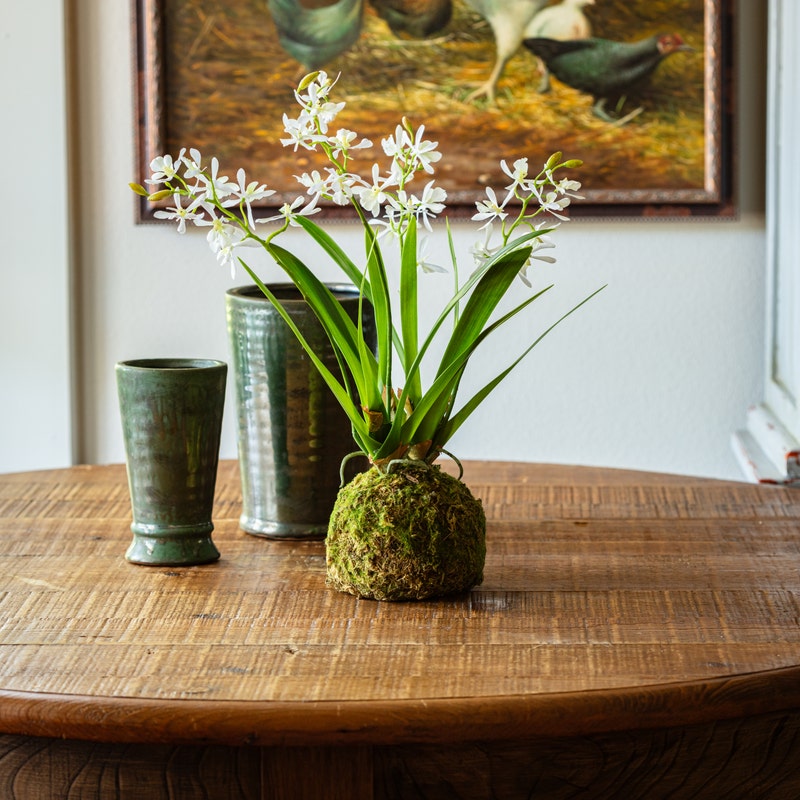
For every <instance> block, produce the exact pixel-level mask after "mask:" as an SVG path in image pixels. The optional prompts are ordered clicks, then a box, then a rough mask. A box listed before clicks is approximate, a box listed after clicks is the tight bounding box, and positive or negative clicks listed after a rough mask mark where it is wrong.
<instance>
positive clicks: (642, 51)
mask: <svg viewBox="0 0 800 800" xmlns="http://www.w3.org/2000/svg"><path fill="white" fill-rule="evenodd" d="M524 44H525V47H527V48H528V49H529V50H531V51H532V52H533V53H535V54H536V55H537V56H539V58H541V59H542V61H544V63H545V65H546V66H547V69H548V70H549V71H550V72H551V73H552V74H553V75H555V76H556V78H558V79H559V80H560V81H561V82H562V83H565V84H567V86H571V87H572V88H573V89H578V90H579V91H581V92H585V93H586V94H590V95H592V97H593V98H594V106H593V110H594V113H595V114H596V115H597V116H598V117H600V118H601V119H604V120H606V121H611V122H615V121H617V119H615V118H614V117H613V116H611V114H610V113H609V112H608V111H607V110H606V104H607V103H609V102H611V103H614V104H616V103H618V102H619V101H620V100H621V99H622V98H624V97H625V96H627V95H628V94H630V93H631V92H633V91H634V90H635V89H636V88H637V87H638V86H640V85H641V84H642V83H644V82H645V81H646V80H647V79H648V78H649V77H650V76H651V75H652V74H653V72H654V70H655V69H656V67H657V66H658V65H659V64H660V63H661V61H662V60H663V59H665V58H666V57H667V56H669V55H671V54H672V53H678V52H681V51H691V50H692V48H691V47H689V45H687V44H686V43H685V42H684V41H683V39H682V38H681V37H680V36H679V35H678V34H677V33H668V34H662V35H660V36H651V37H650V38H648V39H642V40H641V41H639V42H632V43H629V42H614V41H611V40H609V39H596V38H593V39H582V40H579V41H566V42H560V41H556V40H555V39H539V38H534V39H525V41H524Z"/></svg>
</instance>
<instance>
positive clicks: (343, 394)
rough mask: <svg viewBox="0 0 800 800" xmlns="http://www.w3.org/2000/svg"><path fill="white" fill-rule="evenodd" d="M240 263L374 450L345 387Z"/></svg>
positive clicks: (362, 419)
mask: <svg viewBox="0 0 800 800" xmlns="http://www.w3.org/2000/svg"><path fill="white" fill-rule="evenodd" d="M240 263H241V265H242V267H243V268H244V269H245V270H246V271H247V273H248V274H249V275H250V277H251V278H252V279H253V281H255V283H256V285H257V286H258V288H259V289H260V290H261V292H262V293H263V294H264V296H265V297H266V298H267V300H269V301H270V302H271V303H272V305H273V306H274V307H275V309H276V310H277V311H278V313H279V314H280V315H281V317H282V318H283V320H284V321H285V322H286V324H287V325H288V326H289V328H290V330H291V331H292V333H293V334H294V335H295V336H296V337H297V341H298V342H299V343H300V345H301V347H302V348H303V350H305V352H306V353H307V355H308V357H309V358H310V359H311V362H312V363H313V364H314V366H315V367H316V368H317V370H318V371H319V373H320V375H321V376H322V378H323V380H324V381H325V383H326V384H327V386H328V388H329V389H330V390H331V392H333V395H334V397H335V398H336V400H337V401H338V402H339V404H340V405H341V406H342V408H343V409H344V411H345V413H346V414H347V416H348V419H349V420H350V423H351V424H352V426H353V430H354V432H355V433H356V434H357V435H358V437H359V439H360V440H361V441H362V442H363V443H364V444H365V445H366V446H367V447H369V448H370V450H372V451H376V450H377V449H378V447H379V446H380V443H379V442H376V441H373V440H372V437H370V435H369V430H368V427H367V424H366V422H365V421H364V417H363V415H362V413H361V410H360V409H359V408H358V407H357V406H356V405H355V404H354V403H353V401H352V399H351V397H350V395H349V394H348V392H347V390H346V389H345V387H344V386H343V385H342V383H341V382H340V381H339V380H337V378H336V376H335V375H333V373H332V372H331V371H330V370H329V369H328V368H327V366H326V365H325V363H324V362H323V361H322V360H321V359H320V358H319V356H318V355H317V354H316V353H315V352H314V349H313V348H312V347H311V345H309V344H308V342H307V341H306V339H305V337H304V336H303V334H302V332H301V331H300V329H299V328H298V327H297V325H296V324H295V323H294V321H293V320H292V318H291V316H290V315H289V313H288V312H287V311H286V309H285V308H284V307H283V306H282V305H281V303H280V301H279V300H278V299H277V297H275V295H274V294H273V293H272V292H271V291H270V290H269V288H268V287H267V286H266V284H265V283H264V282H263V281H262V280H261V279H260V278H259V277H258V276H257V275H256V274H255V273H254V272H253V271H252V270H251V269H250V267H249V266H248V265H247V264H246V263H245V262H244V261H242V260H241V259H240Z"/></svg>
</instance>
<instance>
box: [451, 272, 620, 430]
mask: <svg viewBox="0 0 800 800" xmlns="http://www.w3.org/2000/svg"><path fill="white" fill-rule="evenodd" d="M605 288H606V287H605V285H604V286H601V287H600V288H599V289H597V290H595V291H594V292H592V293H591V294H590V295H589V296H588V297H586V298H584V299H583V300H581V302H580V303H578V304H577V305H576V306H574V307H573V308H571V309H570V310H569V311H568V312H567V313H566V314H564V315H563V316H562V317H560V318H559V319H558V320H556V321H555V322H554V323H553V324H552V325H551V326H550V327H549V328H547V330H546V331H544V333H542V334H541V335H540V336H538V337H537V338H536V339H535V340H534V341H533V342H532V343H531V344H530V345H529V346H528V347H527V348H526V349H525V351H524V352H523V353H522V355H520V356H519V358H517V359H516V360H515V361H514V362H513V363H512V364H511V365H510V366H509V367H507V368H506V369H504V370H503V371H502V372H501V373H500V374H499V375H498V376H497V377H495V378H494V379H493V380H491V381H489V383H487V384H486V386H484V387H483V388H482V389H481V390H480V391H479V392H476V393H475V394H474V395H473V396H472V398H470V400H468V401H467V402H466V403H465V404H464V405H463V406H462V407H461V408H460V409H459V410H458V411H457V412H456V413H455V414H454V415H453V416H452V417H451V418H450V419H449V420H447V422H446V423H445V424H444V426H443V428H442V430H441V432H440V433H439V434H438V435H437V437H436V439H437V441H441V443H442V444H444V443H445V442H447V441H448V440H449V439H451V438H452V436H453V434H454V433H455V432H456V431H457V430H458V429H459V428H460V427H461V426H462V425H463V424H464V422H465V421H466V420H467V419H468V418H469V416H470V415H471V414H472V413H473V412H474V411H475V410H476V409H477V408H478V407H479V406H480V404H481V403H482V402H483V401H484V400H485V399H486V398H487V397H488V396H489V394H490V393H491V392H492V391H493V390H494V389H495V388H496V387H497V385H498V384H499V383H500V382H501V381H502V380H503V379H504V378H505V377H506V376H507V375H508V374H509V373H510V372H511V371H512V370H513V369H514V368H515V367H516V366H517V365H518V364H519V363H520V362H521V361H522V360H523V359H524V358H525V356H527V355H528V353H530V351H531V350H533V348H534V347H536V345H537V344H539V342H541V341H542V339H544V337H545V336H547V334H548V333H550V332H551V331H552V330H554V329H555V328H556V327H558V325H560V324H561V323H562V322H563V321H564V320H565V319H566V318H567V317H569V316H570V315H571V314H573V313H575V312H576V311H577V310H578V309H579V308H580V307H581V306H582V305H584V304H585V303H588V302H589V300H591V299H592V298H593V297H594V296H595V295H597V294H599V293H600V292H601V291H603V289H605Z"/></svg>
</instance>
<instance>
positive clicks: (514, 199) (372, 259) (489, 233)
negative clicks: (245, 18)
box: [131, 72, 599, 471]
mask: <svg viewBox="0 0 800 800" xmlns="http://www.w3.org/2000/svg"><path fill="white" fill-rule="evenodd" d="M335 84H336V79H331V78H330V77H329V76H328V75H327V74H326V73H325V72H314V73H311V74H310V75H308V76H306V77H305V78H304V79H303V80H302V81H301V82H300V84H299V86H298V89H297V90H296V91H295V97H296V99H297V102H298V103H299V105H300V109H301V110H300V114H299V115H298V116H297V117H296V118H289V117H288V116H287V115H284V118H283V121H284V128H285V131H286V134H287V138H285V139H282V140H281V141H282V143H283V144H284V145H285V146H287V147H293V148H294V149H295V150H299V149H301V148H302V149H307V150H322V151H324V153H325V155H326V156H327V159H328V162H329V165H328V166H327V168H326V169H325V171H324V172H319V171H317V170H314V171H312V172H311V173H305V174H303V175H300V176H299V177H298V178H297V180H298V182H299V183H300V185H301V186H302V187H304V189H305V193H304V194H303V195H300V196H298V197H297V198H296V199H295V200H294V201H293V202H292V203H286V204H284V205H283V207H282V208H280V210H279V211H278V213H277V214H276V215H275V216H272V217H269V218H267V219H254V216H253V211H252V204H253V203H254V202H255V201H258V200H260V199H262V198H265V197H268V196H269V195H271V194H273V192H272V190H271V189H268V188H267V187H266V185H264V184H259V183H258V182H257V181H252V182H248V181H247V178H246V176H245V174H244V171H243V170H239V172H238V173H237V176H236V181H235V182H234V181H231V180H229V179H228V178H227V177H225V176H221V175H219V165H218V162H217V159H216V158H212V159H211V160H210V162H208V163H207V164H204V163H203V161H202V158H201V155H200V153H199V152H197V150H194V149H192V150H189V151H188V153H187V151H186V150H181V152H180V153H179V155H178V157H177V158H174V159H173V158H172V157H171V156H169V155H164V156H161V157H159V158H156V159H154V160H153V162H152V163H151V169H152V172H153V174H152V176H151V177H150V178H149V179H148V180H147V181H145V184H146V185H147V186H148V187H150V188H144V187H143V186H140V185H138V184H131V187H132V188H133V190H134V191H136V192H137V193H138V194H141V195H143V196H145V197H148V199H149V200H151V201H153V202H157V201H160V200H163V199H165V198H172V200H173V205H172V207H171V208H168V209H167V210H159V211H156V212H155V216H156V217H159V218H162V219H173V220H176V221H177V222H178V231H179V232H180V233H183V232H184V231H185V230H186V225H187V222H191V223H192V224H193V225H196V226H200V227H207V228H208V243H209V245H210V247H211V249H212V251H213V252H214V253H215V254H216V256H217V259H218V261H219V262H220V263H221V264H224V265H227V266H230V267H231V268H232V270H234V269H235V267H236V266H237V265H241V267H242V268H244V270H245V271H246V272H247V273H248V275H249V276H250V277H251V278H252V280H253V281H254V282H255V283H256V284H257V285H258V286H259V287H260V289H261V291H262V292H263V293H264V295H265V296H266V297H267V298H268V299H269V300H270V301H271V302H272V303H273V304H274V305H275V307H276V308H277V309H278V311H279V312H280V313H281V314H282V316H283V318H284V319H285V320H286V323H287V324H288V325H289V327H290V328H291V329H292V330H293V332H294V334H295V335H296V336H297V337H298V339H299V340H300V343H301V344H302V345H303V347H304V348H305V350H306V351H307V353H308V356H309V358H310V359H311V360H312V362H313V363H314V364H315V365H316V367H317V368H318V369H319V371H320V373H321V374H322V376H323V378H324V379H325V381H326V383H327V384H328V386H329V387H330V389H331V391H332V392H333V393H334V395H335V397H336V398H337V400H338V401H339V403H340V404H341V405H342V407H343V408H344V410H345V411H346V413H347V415H348V418H349V420H350V422H351V423H352V433H353V438H354V440H355V442H356V444H357V445H358V447H359V450H360V451H361V452H363V453H364V454H366V456H367V457H368V458H369V460H370V461H371V462H372V463H373V464H374V465H376V466H377V467H378V468H379V469H380V470H382V471H386V470H387V469H389V467H390V465H391V464H392V462H393V461H396V460H398V459H414V460H419V461H424V462H426V463H428V464H430V463H432V462H433V461H434V460H435V459H436V458H437V457H438V456H439V454H440V453H442V452H447V451H446V450H445V445H446V443H447V442H448V440H449V439H450V438H451V437H452V436H453V434H454V433H455V432H456V431H457V430H458V429H459V428H460V427H461V425H462V424H463V423H464V422H465V420H466V419H467V418H468V417H469V416H470V414H472V412H474V411H475V409H476V408H477V407H478V406H479V405H480V403H481V402H482V401H483V400H484V399H485V398H486V397H487V395H488V394H489V393H490V392H491V391H492V390H493V389H494V388H495V387H496V386H497V385H498V384H499V383H500V382H501V381H502V380H503V378H504V377H505V376H506V375H508V373H509V372H511V370H512V369H513V368H514V367H515V366H516V365H517V364H519V362H520V361H521V360H522V359H523V358H524V357H525V356H526V355H527V354H528V353H529V352H530V350H531V349H532V348H533V347H534V346H535V345H536V344H537V343H538V342H539V341H541V339H542V338H543V336H544V335H546V334H547V333H548V332H549V331H550V330H552V329H553V328H554V327H555V325H557V324H558V322H560V321H561V320H563V319H564V318H565V317H566V316H569V314H571V313H572V312H573V311H575V310H576V309H577V308H578V307H580V305H583V303H585V302H586V301H587V300H588V299H589V297H592V296H593V294H596V292H595V293H593V294H592V295H590V296H589V297H587V298H586V299H585V300H584V301H582V303H580V304H579V305H578V306H575V308H573V309H572V310H571V311H569V312H568V313H567V314H565V315H564V317H562V318H561V319H560V320H558V322H556V323H555V324H554V325H551V326H550V327H549V328H548V329H547V330H546V331H545V332H544V333H543V334H542V335H541V336H539V337H538V338H537V339H536V340H535V341H534V342H533V343H531V344H530V345H529V346H528V347H527V348H526V349H525V350H524V351H523V352H522V353H521V354H520V355H519V356H518V357H517V358H516V359H515V360H514V361H513V363H511V364H510V365H508V366H507V367H506V368H505V369H503V370H502V371H501V372H500V373H499V374H497V375H495V376H494V377H492V379H491V380H490V381H489V382H488V383H486V385H485V386H483V388H482V389H481V390H480V391H478V392H477V393H476V394H475V395H474V396H472V397H471V398H469V399H468V400H467V402H465V403H464V404H462V405H461V406H458V405H457V403H456V394H457V391H458V388H459V385H460V383H461V378H462V375H463V373H464V370H465V368H466V366H467V363H468V361H469V359H470V357H471V356H472V354H473V353H474V352H475V351H476V349H477V348H478V346H479V345H480V344H481V343H482V342H483V341H484V340H485V339H486V338H487V337H488V336H489V335H490V334H491V333H493V332H494V331H496V330H497V329H498V328H499V327H501V326H502V325H503V324H504V323H506V322H507V321H508V320H509V319H511V318H512V317H513V316H515V315H516V314H518V313H519V312H521V311H522V310H524V309H525V308H527V307H528V306H529V305H530V304H531V303H532V302H533V301H534V300H536V299H537V298H539V297H541V296H542V295H543V294H544V293H545V292H547V291H548V290H549V289H550V288H552V287H551V286H548V287H547V288H545V289H542V290H540V291H538V292H536V293H534V294H532V295H530V296H529V297H527V298H526V299H525V300H524V301H522V302H521V303H519V304H518V305H517V306H516V307H514V308H513V309H512V310H511V311H510V312H507V313H505V314H502V315H501V316H499V317H497V318H495V319H492V315H493V313H494V312H495V310H496V309H497V306H498V304H499V302H500V301H501V299H502V298H503V297H504V296H505V295H506V293H507V292H508V291H509V289H510V287H511V286H512V284H513V283H514V282H515V279H516V278H517V277H519V278H521V279H522V281H523V282H525V283H526V284H528V285H529V282H528V278H527V271H528V269H529V267H530V265H531V262H532V259H540V260H542V261H547V262H552V261H553V260H554V259H553V258H552V257H551V256H549V255H547V254H546V251H547V250H548V249H550V248H552V247H553V244H552V242H551V241H550V239H549V238H548V236H547V234H548V233H550V232H551V231H552V230H553V228H554V227H555V226H556V225H557V224H558V223H555V224H553V223H552V222H551V221H549V220H541V219H538V218H539V217H540V216H541V215H543V214H545V212H547V213H549V214H550V215H551V216H554V217H556V218H558V219H566V217H565V216H564V214H563V211H564V209H565V208H566V207H567V206H568V205H569V203H570V200H571V199H572V198H573V197H579V195H578V194H577V192H578V191H579V190H580V184H579V183H578V182H577V181H575V180H572V179H571V178H567V177H560V175H561V172H562V171H563V170H565V169H570V168H574V167H577V166H580V164H581V162H580V161H577V160H563V159H562V155H561V153H554V154H553V155H552V156H550V158H549V159H548V160H547V162H546V163H545V164H544V166H543V168H542V169H541V170H540V171H539V172H538V173H536V174H535V175H531V174H530V172H529V168H528V161H527V159H526V158H520V159H518V160H517V161H515V162H514V163H513V165H511V166H509V165H508V164H507V163H506V162H501V168H502V171H503V173H505V175H506V176H507V178H508V179H509V181H510V182H509V183H508V185H507V186H505V193H504V194H501V195H500V196H498V194H497V193H496V192H495V190H494V189H492V188H488V189H487V190H486V199H484V200H481V201H479V202H478V203H477V204H476V205H477V211H476V213H475V215H474V216H473V219H474V220H476V221H478V222H481V223H482V225H481V226H480V229H481V234H482V235H481V239H480V241H479V243H478V244H476V245H475V246H474V248H473V249H472V255H473V257H474V260H475V266H474V269H473V270H472V271H471V273H470V274H469V276H468V277H467V278H466V279H464V280H463V282H462V280H461V279H460V278H459V273H458V267H457V261H456V257H455V249H454V246H453V241H452V237H451V235H450V230H449V227H448V240H449V242H450V252H451V259H452V268H453V275H454V281H455V288H454V291H453V294H452V297H451V298H450V300H449V301H448V302H447V303H446V304H445V306H444V308H443V309H442V311H441V313H440V314H439V316H438V317H437V318H436V320H435V322H434V323H433V325H432V327H431V330H430V331H429V332H428V334H427V335H426V336H424V337H422V336H420V333H419V319H418V317H419V314H418V283H417V278H418V271H419V270H422V271H423V272H432V271H443V270H442V268H441V267H440V266H437V265H434V264H431V263H430V262H429V261H428V260H427V255H426V254H425V235H424V234H425V232H426V231H430V230H431V229H432V228H431V223H432V221H433V220H434V219H435V218H436V217H437V216H439V215H440V214H441V213H442V212H443V211H444V210H445V200H446V192H445V191H444V189H442V188H441V187H438V186H436V184H435V181H434V180H433V179H432V178H431V179H429V180H428V181H427V182H426V183H424V185H421V186H420V188H418V189H415V190H411V189H410V188H409V186H410V184H411V183H412V180H413V179H414V178H415V177H417V175H418V174H420V173H423V174H426V175H431V176H432V175H433V172H434V164H436V163H437V162H438V161H439V160H440V158H441V153H439V151H438V150H437V145H436V143H435V142H431V141H428V140H426V139H424V126H420V127H419V128H417V129H416V130H414V128H412V126H411V124H410V123H409V122H408V120H406V119H405V118H404V119H403V121H402V124H400V125H398V126H397V128H396V129H395V131H394V134H393V135H391V136H388V137H387V138H385V139H383V141H382V146H383V151H384V153H385V154H386V156H387V158H388V159H389V165H388V168H387V169H386V170H384V171H382V170H381V168H380V167H379V165H378V164H374V165H372V167H371V170H370V171H369V173H368V174H367V176H366V177H364V176H362V175H360V174H358V173H356V172H353V171H352V169H351V161H352V160H353V158H354V154H355V151H358V150H360V149H363V148H365V147H370V146H371V142H369V141H367V140H365V139H359V137H358V136H357V134H356V133H354V132H353V131H349V130H345V129H339V130H337V131H336V132H335V133H330V132H329V131H330V130H331V125H332V123H333V122H334V120H335V119H336V116H337V114H338V113H339V112H340V111H341V110H342V108H344V105H345V104H344V103H342V102H338V103H337V102H333V101H332V100H331V99H330V98H331V94H332V90H333V88H334V86H335ZM418 183H421V182H418ZM321 199H324V200H326V201H332V202H333V203H336V204H339V205H347V204H349V205H352V207H353V208H354V210H355V213H356V215H357V217H358V219H359V220H360V222H361V223H362V225H363V229H364V236H365V255H364V265H363V267H360V266H358V265H357V264H355V263H354V262H353V261H352V260H351V259H350V258H349V257H348V256H347V255H346V254H345V252H344V251H343V250H342V249H341V248H340V247H339V246H338V245H337V244H336V242H335V241H334V240H333V238H331V236H330V235H329V234H328V233H327V232H326V231H325V230H324V229H323V228H322V227H320V226H319V225H318V224H316V223H315V222H314V220H313V219H312V217H313V215H314V214H316V213H317V212H318V211H319V210H320V208H319V205H318V204H319V201H320V200H321ZM275 221H278V222H279V223H281V224H279V225H276V226H274V230H273V231H271V232H269V233H264V234H260V233H259V232H258V228H259V225H260V224H261V223H266V222H275ZM290 226H299V227H301V228H303V229H304V230H305V231H306V232H307V233H308V234H309V235H310V236H311V237H312V239H313V240H314V241H315V242H317V243H318V244H319V245H320V246H321V247H322V249H323V250H324V251H325V252H326V253H327V254H328V256H330V258H332V259H333V261H334V262H335V263H336V264H337V265H338V266H339V267H340V268H341V269H342V270H343V271H344V273H345V274H346V275H347V277H348V278H349V280H350V281H352V283H353V284H355V286H356V287H358V288H359V290H360V294H361V298H362V302H363V300H364V299H366V300H368V301H369V302H370V303H371V304H372V306H373V309H374V314H375V325H376V329H377V334H378V336H377V350H376V352H374V353H373V351H372V350H370V348H369V347H368V346H367V345H366V344H365V341H364V337H363V331H362V330H361V327H360V324H356V323H353V322H352V321H351V320H350V318H349V317H348V316H347V315H346V314H345V313H344V312H343V311H342V310H341V308H340V306H339V304H338V303H337V301H336V300H335V298H334V297H333V295H332V293H331V292H330V290H329V289H328V288H327V287H326V286H325V284H323V283H322V282H321V281H320V280H319V279H318V278H317V277H316V276H315V275H314V273H313V272H312V270H311V269H310V268H309V267H308V266H307V265H306V264H305V263H304V262H303V261H302V260H301V259H300V258H299V257H298V255H297V254H295V253H292V252H289V251H288V250H286V249H284V248H283V247H281V245H280V244H278V242H277V239H278V238H279V236H280V235H281V233H283V232H284V231H285V230H286V229H287V228H289V227H290ZM389 241H391V242H393V243H394V244H395V245H396V246H397V248H398V252H399V270H400V277H399V298H398V300H399V302H397V303H395V304H393V303H392V296H391V294H392V293H391V291H390V281H389V278H388V275H387V268H386V263H385V261H384V256H383V252H382V244H385V243H386V242H389ZM248 246H259V247H262V248H264V249H265V250H266V251H267V252H268V253H269V255H270V256H271V257H272V258H273V259H274V260H275V261H276V262H277V263H278V264H279V265H280V266H281V267H282V268H283V269H284V270H285V272H286V274H287V275H288V276H289V278H290V279H291V280H292V281H293V283H294V284H295V285H296V286H297V288H298V289H299V290H300V292H301V293H302V295H303V296H304V297H305V299H306V301H307V302H308V303H309V304H310V306H311V307H312V309H313V310H314V312H315V314H316V316H317V317H318V319H319V321H320V323H321V324H322V325H323V327H324V329H325V331H326V332H327V334H328V337H329V339H330V341H331V343H332V344H333V347H334V349H335V351H336V354H337V358H338V360H339V362H340V364H341V365H342V367H343V369H342V375H341V376H336V375H334V374H333V373H331V372H330V371H329V370H328V369H327V368H326V367H325V366H324V364H323V363H322V361H321V360H320V358H319V357H318V355H317V354H316V353H314V352H313V350H311V349H310V348H309V346H308V344H307V343H306V342H305V340H304V339H303V337H302V334H301V333H300V331H298V330H297V328H296V327H295V326H294V324H293V323H292V321H291V319H290V318H289V316H288V315H287V314H286V313H285V312H284V311H283V309H282V307H281V305H280V303H279V302H278V301H277V299H276V298H275V297H274V296H273V294H272V293H271V292H270V290H269V288H268V287H267V286H266V285H265V284H264V283H263V282H262V281H261V280H260V279H259V277H258V276H257V275H256V274H255V273H254V271H253V270H252V269H251V267H250V266H249V265H248V264H247V263H246V261H245V260H244V259H243V258H242V255H241V253H242V249H243V248H244V247H248ZM598 291H599V290H598ZM393 306H395V307H393ZM446 325H449V326H450V333H449V338H448V340H447V345H446V347H445V349H444V354H443V355H442V357H441V360H440V361H439V365H438V368H437V369H436V371H435V373H434V375H433V380H432V382H431V384H430V386H428V387H426V388H423V385H422V377H421V367H422V364H423V360H424V359H425V357H426V355H428V353H429V350H430V349H431V343H432V341H433V339H434V337H435V336H436V335H437V334H438V333H439V332H440V331H441V330H443V329H444V327H445V326H446ZM398 367H399V371H400V372H401V373H402V376H401V377H400V378H398V376H397V371H398Z"/></svg>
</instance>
